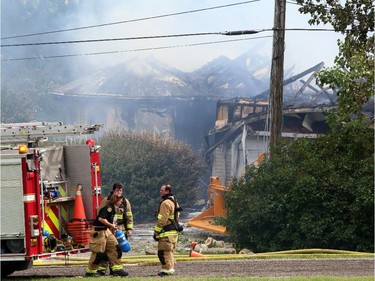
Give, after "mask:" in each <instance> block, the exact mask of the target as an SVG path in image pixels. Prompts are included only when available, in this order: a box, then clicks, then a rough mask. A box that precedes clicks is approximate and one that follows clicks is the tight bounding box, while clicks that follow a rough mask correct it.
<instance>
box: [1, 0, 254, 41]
mask: <svg viewBox="0 0 375 281" xmlns="http://www.w3.org/2000/svg"><path fill="white" fill-rule="evenodd" d="M257 1H260V0H251V1H245V2H237V3H232V4H227V5H221V6H214V7H209V8H202V9H196V10H191V11H185V12H177V13H171V14H164V15H159V16H152V17H145V18H139V19H132V20H125V21H118V22H111V23H103V24H97V25H89V26H83V27H75V28H68V29H60V30H53V31H45V32H38V33H32V34H24V35H15V36H8V37H2V38H1V40H6V39H13V38H21V37H30V36H36V35H46V34H52V33H59V32H66V31H75V30H82V29H89V28H96V27H103V26H110V25H117V24H123V23H131V22H137V21H145V20H151V19H158V18H165V17H171V16H178V15H184V14H191V13H196V12H203V11H208V10H214V9H221V8H228V7H232V6H238V5H243V4H249V3H252V2H257Z"/></svg>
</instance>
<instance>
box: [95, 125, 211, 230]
mask: <svg viewBox="0 0 375 281" xmlns="http://www.w3.org/2000/svg"><path fill="white" fill-rule="evenodd" d="M98 143H99V144H100V145H101V146H102V148H101V167H102V168H101V173H102V185H103V189H104V191H103V193H104V194H105V195H106V194H108V193H109V192H110V191H111V188H112V184H113V183H114V182H121V183H123V184H124V185H125V192H124V194H125V196H126V197H127V198H129V200H130V202H131V204H132V209H133V215H134V217H135V221H136V223H140V222H146V221H152V220H154V213H155V211H156V210H157V208H158V205H159V201H160V195H159V190H160V186H161V185H162V184H164V183H170V184H171V185H172V187H173V190H172V192H173V193H174V194H176V196H177V198H178V201H179V203H180V205H181V206H182V207H185V208H186V207H192V205H193V204H194V202H195V200H196V194H197V187H198V180H199V177H200V175H201V174H202V173H203V172H204V168H205V166H204V164H203V162H202V161H200V159H199V155H198V153H196V152H194V151H193V150H192V149H191V148H190V146H188V145H187V144H185V143H182V142H176V141H173V140H170V139H167V138H164V137H159V136H154V135H152V134H150V133H131V132H127V131H123V130H114V131H110V132H107V133H105V135H104V136H102V137H101V138H100V139H99V140H98Z"/></svg>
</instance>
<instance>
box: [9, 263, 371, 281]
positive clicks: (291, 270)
mask: <svg viewBox="0 0 375 281" xmlns="http://www.w3.org/2000/svg"><path fill="white" fill-rule="evenodd" d="M125 270H126V271H127V272H129V275H130V276H132V277H150V276H156V274H157V273H158V271H159V266H156V265H150V266H139V265H125ZM175 270H176V273H175V277H241V276H258V277H286V276H317V275H322V276H370V277H371V276H374V259H367V258H357V259H267V260H265V259H246V260H210V261H204V260H195V261H178V262H177V263H176V266H175ZM84 274H85V266H72V265H70V266H48V267H46V266H38V267H37V266H35V267H33V268H31V269H28V270H24V271H18V272H15V273H13V274H12V275H10V276H9V279H12V280H17V279H22V278H25V277H26V276H27V277H28V278H33V277H37V278H54V277H79V276H83V275H84ZM4 280H5V279H4Z"/></svg>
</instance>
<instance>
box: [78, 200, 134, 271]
mask: <svg viewBox="0 0 375 281" xmlns="http://www.w3.org/2000/svg"><path fill="white" fill-rule="evenodd" d="M122 200H123V199H122V197H119V196H117V195H116V194H113V195H112V196H111V199H110V201H109V203H108V205H106V206H104V207H103V208H101V209H100V211H99V214H98V216H97V218H96V219H95V221H94V222H93V225H92V230H91V233H90V244H89V247H90V250H91V252H92V253H91V257H90V259H89V263H88V266H87V269H86V275H85V276H86V277H95V276H102V275H101V274H100V272H98V268H99V264H100V263H101V262H102V261H103V260H105V261H108V262H109V266H110V269H111V270H112V271H113V275H114V276H127V275H128V273H127V272H125V271H124V270H123V266H122V264H121V256H122V251H121V247H119V245H118V242H117V239H116V237H115V236H114V234H113V233H114V232H115V231H116V230H117V226H116V225H115V223H114V222H113V220H114V217H115V213H116V211H115V208H116V207H119V206H120V205H121V203H122Z"/></svg>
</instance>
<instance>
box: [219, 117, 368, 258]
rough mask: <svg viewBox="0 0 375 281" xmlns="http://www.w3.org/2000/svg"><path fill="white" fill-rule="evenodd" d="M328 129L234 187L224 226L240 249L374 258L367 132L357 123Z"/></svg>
mask: <svg viewBox="0 0 375 281" xmlns="http://www.w3.org/2000/svg"><path fill="white" fill-rule="evenodd" d="M330 118H333V119H335V118H336V117H335V116H334V115H333V116H332V117H330ZM331 129H332V132H331V133H329V134H327V135H325V136H322V137H319V138H318V139H316V140H315V141H312V140H307V139H300V140H297V141H295V142H293V143H290V144H284V145H280V147H277V149H275V150H274V151H273V154H272V157H271V158H270V160H269V162H267V163H263V164H262V165H261V166H260V167H259V169H258V170H257V169H255V168H254V167H253V168H251V169H249V170H248V171H247V172H246V174H245V176H244V177H243V178H241V179H238V180H237V179H235V180H234V182H233V184H232V187H231V189H230V190H229V191H228V192H227V193H226V195H225V203H226V208H227V217H226V218H225V225H226V226H227V228H228V229H229V232H230V234H231V238H232V239H233V240H234V241H235V243H236V244H237V246H238V247H239V248H244V247H246V248H251V249H252V250H253V251H260V252H263V251H277V250H286V249H301V248H330V249H344V250H356V251H368V252H373V251H374V244H373V241H374V188H373V183H374V161H373V160H374V147H373V141H374V137H373V130H372V129H371V128H369V127H368V126H367V125H366V124H364V123H363V122H361V120H359V119H357V120H355V121H353V122H349V123H340V122H337V120H334V121H332V125H331Z"/></svg>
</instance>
